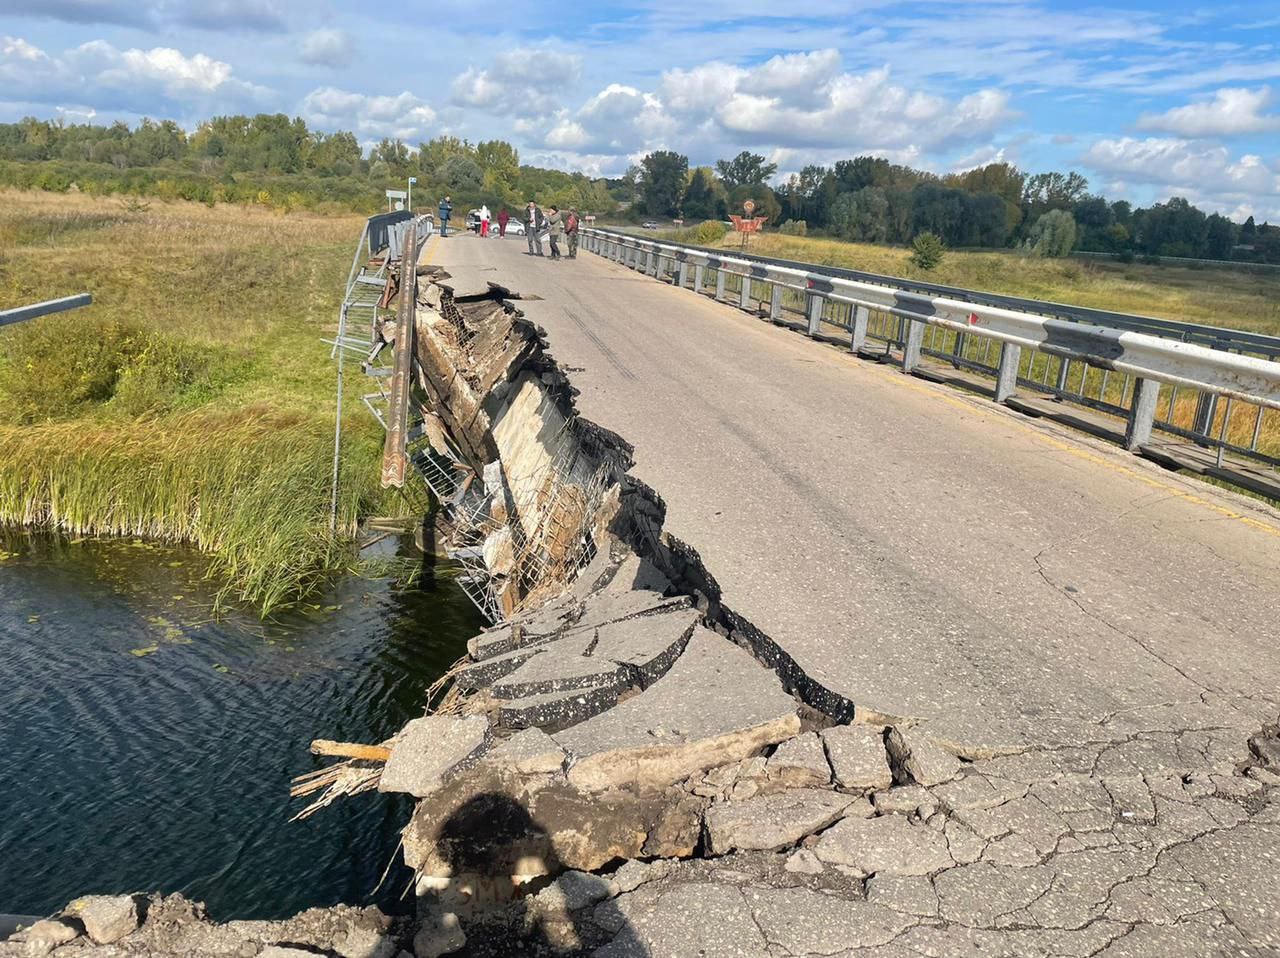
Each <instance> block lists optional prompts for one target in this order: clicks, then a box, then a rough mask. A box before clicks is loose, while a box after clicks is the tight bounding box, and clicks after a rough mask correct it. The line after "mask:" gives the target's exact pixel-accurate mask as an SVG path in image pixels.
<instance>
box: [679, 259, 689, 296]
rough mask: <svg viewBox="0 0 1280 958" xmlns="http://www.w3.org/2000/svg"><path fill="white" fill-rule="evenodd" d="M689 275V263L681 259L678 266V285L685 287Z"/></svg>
mask: <svg viewBox="0 0 1280 958" xmlns="http://www.w3.org/2000/svg"><path fill="white" fill-rule="evenodd" d="M688 277H689V274H688V264H687V263H686V262H685V261H684V260H681V261H680V265H679V266H678V267H676V285H677V286H679V287H680V288H681V289H684V287H685V283H686V282H688Z"/></svg>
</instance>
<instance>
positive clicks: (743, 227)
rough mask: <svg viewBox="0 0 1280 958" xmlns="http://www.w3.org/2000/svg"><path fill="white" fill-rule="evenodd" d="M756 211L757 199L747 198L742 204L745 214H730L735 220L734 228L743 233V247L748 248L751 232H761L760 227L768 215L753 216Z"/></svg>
mask: <svg viewBox="0 0 1280 958" xmlns="http://www.w3.org/2000/svg"><path fill="white" fill-rule="evenodd" d="M755 211H756V201H755V200H747V201H746V202H745V203H743V204H742V212H743V213H745V214H746V215H745V216H733V215H732V214H730V216H729V219H731V220H733V228H734V229H735V230H736V231H737V232H739V233H741V234H742V248H743V249H746V248H747V237H748V236H749V235H750V234H751V233H758V232H760V227H762V226H764V224H765V221H766V220H767V219H768V218H769V217H767V216H752V215H751V214H752V213H754V212H755Z"/></svg>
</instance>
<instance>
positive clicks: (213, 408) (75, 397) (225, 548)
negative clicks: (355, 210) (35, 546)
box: [0, 191, 382, 615]
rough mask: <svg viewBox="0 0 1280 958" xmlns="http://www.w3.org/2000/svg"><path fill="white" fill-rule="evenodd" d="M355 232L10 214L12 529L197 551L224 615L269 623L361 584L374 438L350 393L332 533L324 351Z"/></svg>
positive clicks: (105, 211)
mask: <svg viewBox="0 0 1280 958" xmlns="http://www.w3.org/2000/svg"><path fill="white" fill-rule="evenodd" d="M359 230H360V220H359V218H356V217H350V216H342V217H332V218H326V217H320V216H315V215H309V214H301V215H297V214H291V215H288V216H281V215H276V214H272V213H269V212H266V211H262V210H257V209H252V208H249V209H246V208H239V207H217V208H214V209H208V208H206V207H203V206H200V205H198V204H193V203H152V204H150V205H149V206H147V207H146V208H145V209H138V208H137V207H136V206H133V207H129V206H125V205H123V204H121V203H119V201H113V200H110V199H103V198H93V197H87V196H74V195H71V196H59V195H51V194H47V193H20V192H14V191H6V192H4V193H3V195H2V196H0V308H2V307H4V306H9V305H16V304H19V303H22V302H30V301H34V300H40V299H48V298H53V297H55V296H60V295H66V294H67V293H70V292H79V291H81V290H86V289H87V290H88V291H90V292H92V293H93V295H94V305H93V306H92V307H90V308H88V309H85V310H80V311H77V312H74V313H67V314H63V315H60V316H52V317H47V318H44V319H41V320H36V321H34V322H31V323H27V324H23V325H22V326H18V327H9V328H6V329H4V330H2V331H0V523H6V524H15V523H21V524H26V525H36V526H47V527H50V528H55V529H59V530H62V531H64V532H67V533H69V534H75V535H130V536H142V537H148V538H155V539H161V540H168V541H184V542H190V543H193V544H195V545H196V546H198V547H199V548H200V549H202V550H203V551H205V552H207V553H208V554H209V556H210V558H211V565H210V575H211V576H213V577H215V578H216V581H217V582H218V586H219V598H220V600H221V601H223V602H229V601H244V602H247V603H250V604H252V605H254V606H256V607H257V609H258V610H259V611H260V612H261V613H262V614H263V615H267V614H269V613H270V612H271V611H272V610H275V609H279V608H280V607H282V606H284V605H287V604H289V603H291V602H293V601H296V600H297V599H299V598H301V597H303V596H305V595H306V594H307V593H308V592H310V591H312V590H313V589H315V588H316V587H318V586H319V585H321V584H322V583H323V582H324V581H325V580H326V579H327V578H328V577H329V576H330V575H332V574H334V573H336V572H338V571H340V570H343V569H345V568H347V567H349V566H350V564H351V559H352V552H351V548H350V537H351V534H352V533H353V531H354V527H355V523H356V522H357V520H358V518H359V517H360V516H362V515H364V514H367V513H368V512H369V511H371V510H373V509H374V508H376V507H377V505H378V504H379V502H380V495H381V490H379V489H378V488H377V462H378V459H379V456H380V453H381V442H382V432H381V429H380V428H379V427H378V426H377V425H376V423H375V422H374V421H373V419H372V417H369V416H366V415H364V414H363V410H362V409H361V407H360V404H359V397H358V393H359V392H360V386H361V385H362V384H361V383H360V381H359V380H360V377H359V376H348V377H347V379H348V386H349V389H348V394H347V396H346V400H347V407H346V408H347V409H350V410H353V412H352V414H351V415H350V416H349V417H347V418H346V419H345V420H344V437H345V438H344V453H343V460H342V464H341V471H340V475H341V480H342V481H341V484H340V495H339V500H340V501H339V517H340V522H339V529H338V535H336V536H334V535H331V534H330V532H329V503H330V479H331V465H332V455H333V409H334V374H333V364H332V362H331V361H330V359H329V349H328V347H326V346H324V345H323V344H322V343H321V342H320V339H321V337H323V336H326V335H331V334H332V332H333V330H334V328H335V325H336V318H337V309H338V304H339V302H340V299H341V286H342V283H343V281H344V280H345V279H346V274H347V267H348V266H349V264H350V256H351V249H352V247H353V246H354V243H355V240H356V237H358V236H359Z"/></svg>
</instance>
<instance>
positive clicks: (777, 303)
mask: <svg viewBox="0 0 1280 958" xmlns="http://www.w3.org/2000/svg"><path fill="white" fill-rule="evenodd" d="M782 290H783V287H782V284H780V283H774V284H773V291H772V292H771V293H770V294H769V318H770V319H771V320H773V321H774V322H775V323H776V322H777V321H778V320H780V319H782Z"/></svg>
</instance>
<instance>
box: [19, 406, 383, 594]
mask: <svg viewBox="0 0 1280 958" xmlns="http://www.w3.org/2000/svg"><path fill="white" fill-rule="evenodd" d="M332 428H333V425H332V422H331V421H330V420H328V419H327V418H325V417H323V416H315V415H313V416H303V415H300V414H296V413H277V412H272V411H270V410H265V409H247V410H244V411H243V412H241V413H239V414H232V415H227V414H220V413H212V412H200V413H191V414H187V415H184V416H177V417H172V418H168V419H160V420H152V421H147V422H133V423H113V424H109V425H107V424H90V423H83V422H63V423H49V424H45V425H41V426H35V427H17V428H14V427H2V428H0V518H3V519H4V520H6V521H9V522H17V523H22V524H25V525H33V526H45V527H51V528H55V529H58V530H61V531H64V532H67V533H71V534H109V535H130V536H142V537H148V538H155V539H167V540H180V541H186V542H191V543H194V544H196V545H197V546H199V547H200V548H201V549H203V550H205V551H207V552H208V553H210V555H211V556H212V563H211V573H212V574H213V575H216V576H217V577H218V578H219V579H220V580H221V582H222V585H221V588H220V590H219V598H221V599H227V598H240V599H244V600H247V601H250V602H252V603H254V604H255V605H257V606H259V607H260V608H261V609H262V611H263V612H264V614H265V613H268V612H270V611H271V610H272V609H274V608H277V607H279V606H280V605H282V604H285V603H287V602H288V601H289V600H290V599H291V598H293V597H296V596H297V595H298V594H299V593H300V592H305V591H307V590H308V589H310V588H312V587H314V586H315V585H317V584H318V583H319V582H320V581H322V579H323V577H324V576H325V574H326V572H327V571H328V570H329V569H331V568H333V567H335V566H337V565H340V564H341V561H342V559H343V557H344V556H345V548H344V547H343V544H342V542H341V541H340V540H338V539H334V538H333V537H331V536H329V534H328V529H327V525H328V517H329V503H330V462H331V456H332V443H333V435H332ZM377 453H378V445H377V443H376V442H371V441H370V437H368V436H367V435H361V436H359V437H358V438H356V439H355V440H354V441H352V442H350V443H348V445H347V450H346V462H345V463H344V466H345V468H343V469H342V472H341V475H342V476H343V478H344V481H343V482H342V484H341V487H340V497H339V515H340V520H341V525H342V527H343V528H344V530H345V531H348V532H349V531H350V529H351V528H352V526H353V524H354V522H355V520H356V517H357V516H358V515H360V514H361V513H362V512H363V511H364V510H366V509H367V508H369V507H370V505H371V504H372V503H373V502H374V500H375V497H376V496H377V483H376V475H377V474H376V472H375V471H374V470H373V469H372V468H369V466H370V463H371V462H373V461H376V458H377Z"/></svg>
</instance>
